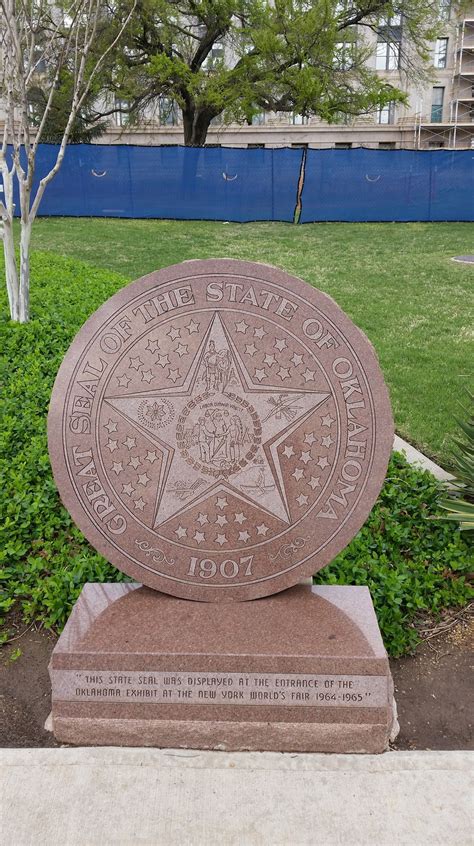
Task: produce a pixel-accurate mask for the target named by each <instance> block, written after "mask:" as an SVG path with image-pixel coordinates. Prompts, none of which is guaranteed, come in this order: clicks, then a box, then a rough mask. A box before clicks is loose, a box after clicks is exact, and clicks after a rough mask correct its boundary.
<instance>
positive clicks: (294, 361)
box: [290, 353, 303, 367]
mask: <svg viewBox="0 0 474 846" xmlns="http://www.w3.org/2000/svg"><path fill="white" fill-rule="evenodd" d="M290 361H291V363H292V364H294V365H295V367H298V366H299V365H300V364H301V363H302V361H303V356H302V355H298V354H297V353H293V355H292V357H291V358H290Z"/></svg>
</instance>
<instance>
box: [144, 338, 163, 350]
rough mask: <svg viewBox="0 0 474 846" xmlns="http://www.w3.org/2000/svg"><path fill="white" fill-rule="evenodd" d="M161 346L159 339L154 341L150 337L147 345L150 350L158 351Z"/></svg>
mask: <svg viewBox="0 0 474 846" xmlns="http://www.w3.org/2000/svg"><path fill="white" fill-rule="evenodd" d="M159 348H160V343H159V341H153V340H152V339H151V338H149V339H148V343H147V345H146V349H147V350H148V352H151V353H156V351H157V350H159Z"/></svg>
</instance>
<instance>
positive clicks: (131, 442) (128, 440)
mask: <svg viewBox="0 0 474 846" xmlns="http://www.w3.org/2000/svg"><path fill="white" fill-rule="evenodd" d="M123 445H124V447H127V449H128V450H130V449H133V447H135V446H136V445H137V442H136V440H135V438H131V437H130V435H127V437H126V438H125V440H124V442H123Z"/></svg>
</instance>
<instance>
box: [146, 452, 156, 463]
mask: <svg viewBox="0 0 474 846" xmlns="http://www.w3.org/2000/svg"><path fill="white" fill-rule="evenodd" d="M157 459H158V456H157V454H156V451H155V450H152V451H150V450H148V451H147V454H146V455H145V461H149V462H150V464H153V463H154V462H155V461H156V460H157Z"/></svg>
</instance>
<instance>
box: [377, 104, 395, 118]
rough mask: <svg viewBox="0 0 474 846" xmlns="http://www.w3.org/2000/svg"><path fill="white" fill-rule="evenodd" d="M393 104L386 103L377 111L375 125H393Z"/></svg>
mask: <svg viewBox="0 0 474 846" xmlns="http://www.w3.org/2000/svg"><path fill="white" fill-rule="evenodd" d="M394 121H395V103H386V104H385V106H381V108H380V109H378V110H377V123H394Z"/></svg>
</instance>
